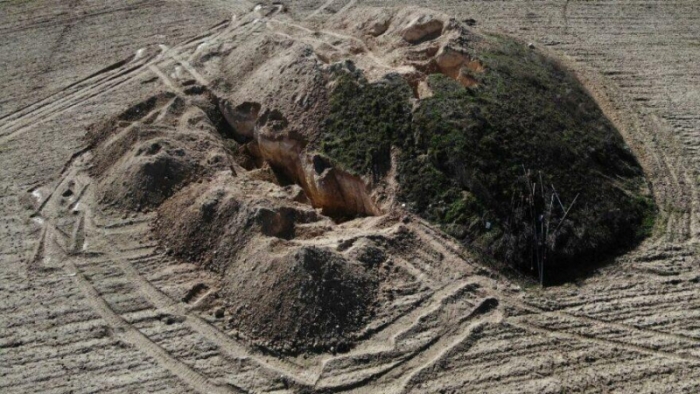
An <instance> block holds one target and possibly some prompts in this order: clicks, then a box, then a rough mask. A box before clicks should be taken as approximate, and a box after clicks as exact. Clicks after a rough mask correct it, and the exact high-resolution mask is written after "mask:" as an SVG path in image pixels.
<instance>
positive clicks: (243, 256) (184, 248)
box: [155, 172, 379, 353]
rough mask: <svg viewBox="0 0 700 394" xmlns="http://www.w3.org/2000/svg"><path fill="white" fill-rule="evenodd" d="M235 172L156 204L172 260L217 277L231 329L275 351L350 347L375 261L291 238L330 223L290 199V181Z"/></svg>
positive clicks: (364, 315) (366, 309) (372, 291)
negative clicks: (364, 261) (285, 185)
mask: <svg viewBox="0 0 700 394" xmlns="http://www.w3.org/2000/svg"><path fill="white" fill-rule="evenodd" d="M240 178H241V177H234V176H232V174H231V173H230V172H229V173H220V174H218V175H217V176H216V177H215V178H214V179H213V180H211V181H210V182H204V183H197V184H193V185H192V186H190V187H187V188H185V189H183V190H182V191H181V192H179V193H177V194H176V195H175V196H174V197H173V198H171V199H169V200H168V201H167V202H166V203H164V204H163V205H162V206H161V207H160V209H159V218H158V220H157V222H156V226H155V231H156V234H157V235H158V236H159V238H160V239H162V240H163V241H164V244H165V245H168V246H169V247H170V253H172V254H173V255H175V256H176V257H178V258H181V259H186V260H188V261H194V262H197V263H198V264H200V265H201V266H203V267H206V268H208V269H210V270H212V271H214V272H217V273H219V274H220V276H221V290H220V291H219V294H220V296H221V297H222V299H223V300H225V308H226V310H227V311H228V313H229V315H230V322H231V323H232V324H231V326H232V328H235V329H238V330H240V331H241V332H244V333H246V335H248V336H249V337H250V338H251V339H253V340H254V341H256V342H258V343H261V344H264V345H265V346H266V347H268V348H271V349H275V350H277V351H283V352H291V353H295V352H299V351H301V350H303V351H322V350H331V351H333V350H343V349H348V348H349V347H350V346H351V343H352V342H351V340H352V339H353V338H354V335H355V334H356V333H357V332H359V330H360V329H361V328H362V327H363V326H364V325H365V324H367V322H368V321H369V319H370V318H371V316H372V313H373V309H374V304H375V302H376V300H377V288H378V282H379V276H378V274H377V273H376V271H377V270H376V269H375V268H376V267H366V266H364V265H363V264H362V263H360V262H359V261H355V260H353V259H352V258H348V257H345V256H343V255H341V254H340V253H338V252H335V251H332V250H330V249H326V248H321V247H315V246H300V245H296V244H293V243H290V242H289V240H292V239H294V238H303V237H304V236H305V235H304V231H307V232H311V233H316V234H319V233H323V232H324V231H325V229H326V228H327V227H330V226H332V225H333V222H332V221H331V220H330V219H329V218H326V217H323V216H321V215H319V214H318V213H317V212H316V211H315V210H314V209H313V208H311V207H310V206H308V205H305V204H300V203H296V202H294V201H293V198H294V188H282V187H279V186H277V185H274V186H273V185H271V184H270V183H269V182H267V181H261V180H256V179H250V178H246V179H240ZM275 186H277V187H275ZM271 187H272V188H273V189H274V190H276V194H275V193H272V194H271V193H270V191H269V190H270V188H271Z"/></svg>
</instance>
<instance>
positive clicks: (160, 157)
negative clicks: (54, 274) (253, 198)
mask: <svg viewBox="0 0 700 394" xmlns="http://www.w3.org/2000/svg"><path fill="white" fill-rule="evenodd" d="M211 97H212V96H211V95H207V94H198V95H193V96H190V97H189V98H188V99H187V100H188V101H190V103H189V104H188V103H187V102H186V101H185V100H184V99H183V98H180V97H177V96H175V95H174V94H170V93H165V94H160V95H156V96H154V97H152V98H150V99H148V100H146V101H144V102H142V103H139V104H137V105H135V106H133V107H131V108H130V109H128V110H127V111H125V112H124V113H122V114H121V115H119V116H117V117H115V118H114V119H112V120H110V121H107V122H104V123H102V124H99V125H96V126H93V128H92V129H91V130H89V133H88V139H89V143H90V146H91V149H92V154H93V160H92V163H93V164H92V167H91V169H90V172H91V175H92V176H93V177H95V178H96V179H97V196H98V199H99V201H100V202H101V204H103V205H104V206H112V207H116V208H122V209H131V210H149V209H153V208H155V207H157V206H159V205H160V204H161V203H162V202H163V201H165V200H166V199H167V198H168V197H170V196H172V195H173V194H174V193H175V192H176V191H177V190H179V189H180V188H182V187H183V186H185V185H187V184H188V183H189V182H192V181H194V180H197V179H200V178H201V177H204V176H206V175H207V174H212V173H214V172H216V171H219V170H223V169H232V168H233V162H232V161H231V157H230V155H229V154H228V153H227V151H226V149H225V147H224V144H223V138H222V136H221V134H220V133H217V131H218V130H219V128H218V127H217V123H219V122H220V121H221V120H220V119H219V118H221V119H223V118H222V117H220V116H219V117H217V116H212V113H214V112H215V111H216V105H215V104H214V103H212V98H211Z"/></svg>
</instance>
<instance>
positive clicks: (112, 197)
mask: <svg viewBox="0 0 700 394" xmlns="http://www.w3.org/2000/svg"><path fill="white" fill-rule="evenodd" d="M202 172H203V169H202V167H201V166H200V165H199V163H197V161H196V160H195V159H194V158H193V157H192V155H191V154H190V152H189V150H188V149H185V148H184V147H183V145H182V144H179V143H178V142H177V141H173V140H168V139H165V138H155V139H152V140H149V141H145V142H142V143H140V144H137V145H135V146H134V147H133V149H132V150H130V151H129V152H127V154H126V155H125V156H124V157H123V158H122V159H121V160H120V161H119V162H117V163H116V164H115V165H114V166H112V167H111V168H110V169H109V171H108V172H107V173H106V174H105V176H104V177H103V178H102V180H101V181H100V182H99V183H98V185H97V190H98V198H99V201H100V203H102V204H106V205H118V206H120V207H123V208H129V209H133V210H141V209H145V208H153V207H156V206H158V205H160V204H161V203H162V202H163V201H165V199H166V198H168V197H170V196H171V195H172V194H173V193H174V192H175V191H177V190H178V189H179V188H180V187H181V186H182V185H183V184H185V183H186V182H188V181H190V180H192V179H195V176H196V175H198V174H201V173H202Z"/></svg>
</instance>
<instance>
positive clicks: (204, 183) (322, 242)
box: [92, 8, 653, 353]
mask: <svg viewBox="0 0 700 394" xmlns="http://www.w3.org/2000/svg"><path fill="white" fill-rule="evenodd" d="M270 23H274V24H279V25H280V26H279V29H278V30H277V31H276V32H274V33H273V32H263V33H261V34H257V35H254V36H253V37H251V40H253V42H252V43H250V45H246V46H242V47H235V44H232V43H229V42H223V43H221V44H219V46H218V47H215V48H214V47H212V48H204V49H202V52H201V53H200V52H198V54H197V56H199V58H197V56H195V57H193V59H192V61H193V62H195V63H196V64H200V63H198V62H200V61H201V60H202V59H204V58H207V57H208V56H210V55H211V56H213V55H212V54H211V53H208V52H207V51H214V53H216V54H217V56H216V58H217V59H218V60H216V61H213V62H211V63H205V62H203V61H202V62H201V66H202V73H203V74H206V75H207V76H208V78H210V80H211V81H212V82H211V83H210V85H209V87H206V88H205V87H201V86H197V85H194V86H190V85H191V84H190V85H188V86H189V87H188V88H186V89H185V91H184V94H183V93H182V92H178V93H177V94H174V93H173V94H170V93H167V94H160V95H156V96H154V97H153V98H151V99H149V100H148V101H146V102H144V103H141V104H139V105H137V106H135V107H133V108H131V109H130V110H128V111H126V112H125V113H124V114H122V115H120V116H118V117H116V118H115V119H113V120H112V121H110V122H107V123H106V124H103V125H101V126H100V127H96V128H95V131H94V132H93V133H92V147H93V155H94V160H93V164H94V165H93V175H94V176H95V177H96V178H97V180H98V182H97V195H98V196H99V197H100V199H101V202H102V203H103V204H107V205H111V206H114V207H117V208H124V209H131V210H139V209H151V208H157V210H158V219H157V221H156V223H155V226H154V231H155V234H156V235H157V237H158V239H159V240H160V242H161V243H162V245H163V247H164V248H166V250H168V251H169V253H170V254H172V255H173V256H174V257H175V258H177V259H180V260H184V261H187V262H191V263H196V264H198V265H199V266H200V267H203V268H205V269H207V270H209V271H210V272H212V273H214V274H215V275H216V276H217V278H218V279H217V280H218V285H217V286H218V288H217V290H216V292H215V293H216V294H217V295H218V296H219V297H220V299H219V300H218V301H217V303H218V305H220V306H221V308H222V309H221V311H222V312H221V313H217V315H218V316H224V315H226V314H228V316H229V317H228V323H229V326H230V327H231V328H232V329H236V330H237V332H239V333H240V334H241V335H243V336H244V337H247V338H249V339H250V340H252V341H253V342H254V343H256V344H258V345H261V346H264V347H266V348H268V349H272V350H275V351H280V352H287V353H299V352H305V351H330V350H333V351H335V350H346V349H349V348H350V347H352V344H353V342H354V341H355V340H356V339H357V338H360V337H362V335H364V334H363V333H366V331H367V330H368V328H367V327H372V326H373V327H381V326H382V324H384V323H381V321H382V319H385V320H384V321H388V320H390V319H391V318H395V315H392V314H395V313H401V312H400V311H401V309H400V308H402V307H401V306H398V307H393V306H392V305H394V304H391V302H390V301H391V297H393V296H394V295H391V297H390V296H389V295H386V294H384V293H383V290H382V289H384V288H386V287H391V286H397V285H396V284H397V283H402V284H401V286H405V287H406V288H408V289H410V292H419V291H420V289H416V288H414V286H415V284H411V283H410V282H411V280H410V277H411V275H410V274H406V272H407V271H410V268H405V266H404V268H398V267H392V265H391V264H392V263H391V260H392V258H404V259H408V260H410V259H412V258H414V257H415V255H416V254H418V253H419V247H420V246H419V243H418V242H417V241H416V242H413V241H411V242H408V245H413V246H404V247H403V249H400V248H398V249H397V248H394V247H392V246H391V245H392V244H394V243H396V242H398V241H397V239H399V238H402V237H403V238H405V239H404V240H403V241H401V242H407V241H406V240H407V239H411V238H412V237H411V236H410V235H408V236H407V235H406V234H404V235H401V233H402V231H399V230H397V229H398V228H400V227H401V222H400V220H403V219H405V220H408V221H410V220H412V219H411V217H410V216H411V215H410V214H407V212H406V211H410V212H414V213H416V214H418V215H420V216H422V217H423V218H425V219H428V220H430V221H432V222H433V223H434V224H437V225H440V226H442V228H443V229H444V230H446V231H448V232H449V233H450V234H452V235H453V236H455V237H457V238H459V239H460V240H462V241H463V242H464V243H465V244H467V245H470V246H472V247H474V248H475V249H476V250H479V251H481V252H483V253H484V255H485V256H492V257H494V258H495V259H497V260H498V261H500V262H501V264H502V265H504V266H505V265H508V266H509V267H516V268H519V269H522V270H527V269H532V270H533V271H534V269H535V267H536V268H537V272H536V273H537V274H538V275H539V278H540V280H541V281H543V282H544V276H545V275H544V273H545V271H546V272H547V278H550V277H553V276H565V275H567V273H568V272H570V271H571V269H572V268H574V269H576V268H579V267H586V266H588V264H589V261H591V260H593V261H598V260H600V257H601V256H603V255H607V254H610V253H613V252H615V251H617V250H618V249H619V248H621V247H627V246H630V245H632V244H633V243H634V242H637V241H638V240H639V239H641V238H642V237H643V236H644V235H645V234H646V232H647V231H648V229H649V223H650V222H651V223H653V204H652V203H651V200H650V198H649V197H648V195H647V193H648V191H646V190H645V180H644V176H643V172H642V170H641V168H640V166H639V164H638V163H637V161H636V160H635V158H634V156H633V155H632V154H631V153H630V151H629V149H628V148H627V147H626V146H625V144H624V141H623V140H622V138H621V137H620V135H619V134H618V133H617V131H616V130H615V128H614V126H613V125H612V124H611V123H610V121H608V120H607V119H606V118H605V116H604V115H603V113H602V112H601V111H600V109H599V108H598V107H597V105H596V103H595V102H594V101H593V100H592V99H591V98H590V96H588V94H587V93H586V91H585V89H584V88H583V87H582V86H581V84H580V83H579V82H578V81H577V80H576V78H575V77H574V76H573V74H572V73H571V72H569V71H568V70H566V69H565V68H564V67H563V66H561V65H560V64H558V63H557V62H556V61H554V60H552V59H551V58H549V57H547V56H546V55H545V54H543V53H541V52H539V51H538V50H537V49H536V48H532V47H528V46H526V45H523V44H522V43H519V42H517V41H514V40H511V39H507V38H504V37H500V36H494V35H486V34H481V33H477V32H475V31H474V30H473V29H471V28H470V27H469V26H467V25H466V24H463V23H461V22H458V21H456V20H454V19H451V18H447V17H445V16H444V15H441V14H437V13H433V12H430V11H427V10H423V9H418V8H405V9H402V10H391V9H383V10H379V11H376V12H374V11H373V10H369V11H368V10H367V9H358V10H356V11H353V12H351V13H349V14H348V16H343V17H342V18H341V19H340V20H333V21H331V22H329V24H328V25H326V26H318V27H319V30H318V31H317V34H319V35H323V34H327V35H332V36H333V37H335V38H336V39H337V40H336V41H334V44H333V45H329V44H328V42H326V41H323V40H314V39H309V31H311V30H309V31H306V30H304V29H300V28H299V26H298V25H295V24H291V23H288V22H285V21H283V20H279V19H274V20H270ZM300 31H301V32H303V33H300ZM330 31H332V33H329V32H330ZM371 216H379V218H376V221H373V220H371V219H369V218H367V217H371ZM357 218H367V219H366V220H365V221H362V220H358V221H356V223H354V224H353V219H357ZM400 218H403V219H400ZM413 219H415V218H413ZM383 221H390V222H392V224H391V225H389V226H387V227H390V228H393V229H394V230H396V231H395V232H394V233H391V234H390V235H387V234H389V232H388V231H385V229H384V228H382V227H381V225H380V224H381V223H383ZM346 223H348V225H347V226H345V224H346ZM358 223H363V224H358ZM385 224H386V223H385ZM353 225H355V226H357V227H353ZM362 226H365V227H362ZM404 233H405V232H404ZM349 234H352V237H350V236H349ZM358 234H360V235H358ZM392 237H393V239H390V240H388V239H387V238H392ZM349 238H352V240H349V241H347V244H348V245H347V247H337V246H336V247H334V248H331V247H328V245H337V244H338V243H340V244H343V245H344V244H345V243H346V241H345V240H348V239H349ZM375 240H381V241H380V242H376V243H375V242H374V241H375ZM370 241H371V242H370ZM362 245H364V246H362ZM399 249H400V250H399ZM401 256H405V257H401ZM425 258H428V259H432V258H435V259H436V260H438V261H440V259H441V258H442V257H440V256H437V257H434V256H433V257H431V256H428V257H425ZM441 263H442V262H441ZM446 270H449V269H446ZM457 276H459V274H455V277H457ZM407 278H408V279H407ZM399 287H400V286H399ZM408 304H410V301H409V302H408ZM404 306H405V305H404ZM392 309H393V311H392ZM380 316H383V317H381V318H379V317H380ZM392 316H394V317H392Z"/></svg>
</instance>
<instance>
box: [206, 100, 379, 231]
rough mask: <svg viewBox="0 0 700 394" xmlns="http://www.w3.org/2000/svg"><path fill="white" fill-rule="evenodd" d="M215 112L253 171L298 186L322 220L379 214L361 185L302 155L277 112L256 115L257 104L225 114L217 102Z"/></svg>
mask: <svg viewBox="0 0 700 394" xmlns="http://www.w3.org/2000/svg"><path fill="white" fill-rule="evenodd" d="M219 107H220V110H221V113H222V114H223V116H224V118H225V119H226V120H227V122H228V124H229V125H230V126H231V127H232V129H233V132H234V139H235V140H236V141H238V142H239V143H241V144H242V145H243V146H244V147H245V150H246V151H247V153H249V154H250V155H251V156H252V158H253V161H254V162H255V163H256V166H257V167H261V166H262V165H264V164H265V163H266V164H268V165H269V166H270V167H271V168H272V170H273V171H274V172H275V174H277V175H278V179H280V183H285V182H291V183H294V184H297V185H299V186H300V187H301V188H302V190H303V191H304V193H305V195H306V198H307V200H308V201H309V203H310V204H311V205H312V206H313V207H314V208H320V209H321V210H322V213H323V214H324V215H326V216H329V217H331V218H333V219H334V220H335V221H343V220H347V219H349V218H354V217H358V216H376V215H380V214H381V210H380V209H379V207H378V206H377V204H376V203H375V202H374V200H373V199H372V197H371V195H370V191H369V188H368V186H367V184H366V183H365V181H364V180H363V179H362V178H361V177H359V176H356V175H353V174H351V173H349V172H348V171H345V170H343V169H341V168H339V167H337V166H335V165H334V163H332V162H331V161H330V160H329V159H328V158H326V157H324V156H322V155H320V154H318V153H316V152H313V151H310V150H309V149H307V147H308V142H307V141H306V140H305V139H304V138H303V137H301V136H298V135H294V134H292V133H290V132H289V131H288V129H287V125H288V121H287V119H286V118H285V117H284V115H283V114H281V113H280V112H279V111H276V110H265V111H262V112H261V108H262V106H261V105H260V104H258V103H250V102H246V103H243V104H240V105H238V106H236V107H233V108H231V106H230V105H228V103H227V102H226V101H221V102H220V105H219Z"/></svg>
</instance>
